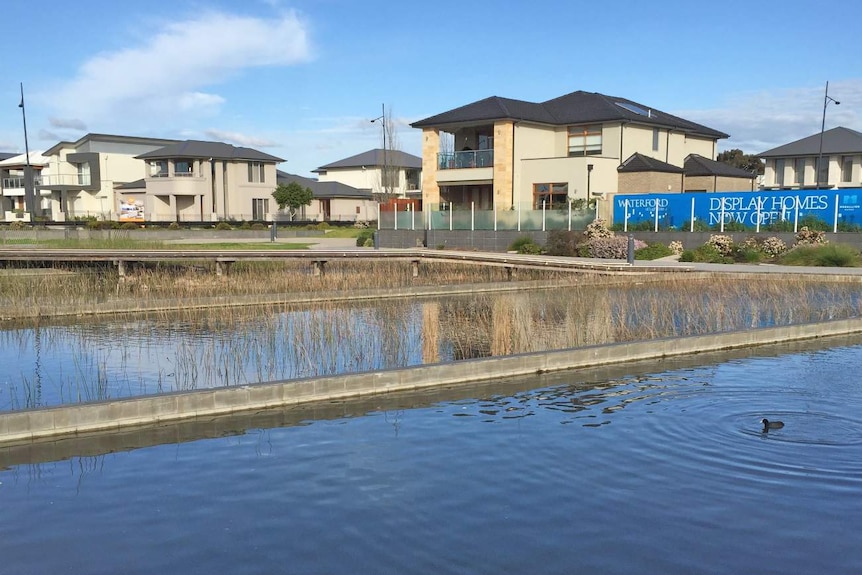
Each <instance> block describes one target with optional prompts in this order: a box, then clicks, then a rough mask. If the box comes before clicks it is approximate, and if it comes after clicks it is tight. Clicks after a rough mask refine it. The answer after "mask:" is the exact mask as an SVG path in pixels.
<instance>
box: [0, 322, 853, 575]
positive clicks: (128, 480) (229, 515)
mask: <svg viewBox="0 0 862 575" xmlns="http://www.w3.org/2000/svg"><path fill="white" fill-rule="evenodd" d="M819 345H825V344H819ZM832 345H835V344H832ZM777 349H779V351H777V352H776V351H772V352H767V351H765V350H760V351H757V352H755V353H756V354H757V355H752V356H744V355H742V354H739V355H735V356H722V358H721V359H720V360H713V359H711V358H709V357H703V358H698V359H696V360H694V359H688V360H673V361H668V362H665V363H661V364H649V366H648V367H647V368H644V367H642V366H641V367H636V366H630V367H627V368H613V369H615V370H617V371H615V372H612V371H607V372H605V373H604V374H602V375H596V374H595V373H587V372H571V373H566V374H555V375H547V376H541V377H536V378H533V379H531V380H529V381H522V382H518V383H517V385H514V384H510V383H505V382H500V383H497V384H493V385H488V386H484V387H470V388H463V389H458V388H453V389H451V390H438V391H436V392H434V393H435V395H433V396H432V395H414V396H403V397H401V398H400V399H394V398H381V399H371V400H366V401H371V402H372V403H371V404H367V405H365V406H364V407H356V406H354V407H353V408H351V407H350V404H339V405H330V406H328V407H321V408H319V409H320V411H317V412H315V411H307V412H282V413H277V414H275V415H271V416H272V417H275V418H276V420H277V421H282V424H278V425H275V426H270V425H268V424H263V423H260V422H261V421H263V420H260V419H254V417H255V416H252V417H250V418H249V419H248V420H247V421H245V422H243V421H241V420H233V421H230V422H229V423H224V424H220V423H218V422H202V423H200V424H199V429H197V431H195V432H189V431H188V430H185V431H183V430H177V429H168V430H166V431H165V430H163V431H162V432H160V433H155V432H154V435H153V438H152V440H151V441H150V440H148V439H147V437H143V436H139V435H134V436H129V437H128V438H125V439H122V438H121V439H120V440H118V441H119V443H117V444H112V443H111V442H110V440H101V441H100V442H87V441H82V440H75V442H73V443H71V444H66V445H61V444H58V445H54V446H43V447H42V448H39V449H28V450H9V449H6V450H0V469H2V470H0V508H2V510H3V512H2V520H0V573H3V574H6V573H10V574H11V573H14V574H27V573H34V574H35V573H87V574H102V573H104V574H109V573H110V574H114V573H142V574H143V573H207V574H209V573H232V574H235V573H249V574H252V573H255V574H257V573H260V574H264V573H295V574H309V575H311V574H322V573H351V574H353V573H373V574H389V573H391V574H396V573H398V574H400V573H411V574H424V573H428V574H432V573H433V574H440V573H463V574H472V573H495V574H496V573H531V574H535V573H549V574H550V573H554V574H556V573H560V574H562V573H566V574H568V573H627V574H628V573H686V574H688V573H743V572H760V573H858V572H862V546H860V545H859V536H858V532H857V531H856V526H857V525H858V524H859V520H860V518H862V411H860V408H862V378H860V376H859V365H860V364H862V342H860V341H859V340H858V338H857V339H856V340H853V339H848V340H842V341H841V343H840V345H837V346H835V347H824V348H808V347H805V348H803V347H794V348H789V347H783V348H777ZM694 361H697V362H699V363H698V364H695V363H693V362H694ZM373 402H378V404H377V405H374V404H373ZM383 402H386V403H383ZM327 410H328V411H327ZM260 417H265V416H263V415H262V416H260ZM762 417H768V418H769V419H780V420H782V421H784V423H785V427H784V428H783V429H780V430H773V431H770V432H768V433H762V432H761V426H760V424H759V421H760V419H761V418H762ZM279 418H281V419H279ZM171 437H176V438H177V440H180V442H176V441H171V439H170V438H171ZM123 441H127V443H126V444H125V445H123ZM162 441H164V442H165V443H162V444H159V443H160V442H162ZM132 447H137V448H132ZM52 449H54V450H56V451H52ZM3 466H5V469H4V468H3Z"/></svg>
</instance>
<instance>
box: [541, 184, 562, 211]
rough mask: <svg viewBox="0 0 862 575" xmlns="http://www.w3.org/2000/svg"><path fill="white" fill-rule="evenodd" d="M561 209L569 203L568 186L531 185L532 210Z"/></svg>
mask: <svg viewBox="0 0 862 575" xmlns="http://www.w3.org/2000/svg"><path fill="white" fill-rule="evenodd" d="M542 203H544V205H545V209H546V210H551V209H556V210H559V209H562V208H564V207H566V206H567V205H568V203H569V184H533V209H534V210H541V209H542Z"/></svg>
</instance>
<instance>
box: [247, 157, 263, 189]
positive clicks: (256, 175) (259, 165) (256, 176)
mask: <svg viewBox="0 0 862 575" xmlns="http://www.w3.org/2000/svg"><path fill="white" fill-rule="evenodd" d="M263 167H264V166H263V162H249V163H248V181H249V182H256V183H261V184H262V183H263V182H265V181H266V180H265V178H264V175H263V174H264V171H263Z"/></svg>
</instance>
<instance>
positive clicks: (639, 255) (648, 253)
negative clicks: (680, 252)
mask: <svg viewBox="0 0 862 575" xmlns="http://www.w3.org/2000/svg"><path fill="white" fill-rule="evenodd" d="M672 255H674V252H673V250H671V249H670V248H669V247H667V246H666V245H664V244H662V243H659V242H655V243H652V244H647V247H645V248H641V249H639V250H635V259H636V260H657V259H659V258H666V257H667V256H672Z"/></svg>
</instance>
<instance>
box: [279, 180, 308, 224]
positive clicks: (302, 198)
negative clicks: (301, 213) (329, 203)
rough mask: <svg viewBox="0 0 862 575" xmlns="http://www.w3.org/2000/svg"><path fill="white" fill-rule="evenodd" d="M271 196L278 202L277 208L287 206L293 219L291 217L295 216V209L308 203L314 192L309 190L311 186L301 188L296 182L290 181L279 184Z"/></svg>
mask: <svg viewBox="0 0 862 575" xmlns="http://www.w3.org/2000/svg"><path fill="white" fill-rule="evenodd" d="M272 197H273V198H274V199H275V203H276V204H278V209H280V210H283V209H284V208H288V215H289V216H290V219H291V221H293V218H295V217H296V211H297V210H298V209H299V208H301V207H302V206H307V205H310V204H311V200H312V199H314V194H313V193H312V192H311V188H303V187H302V186H301V185H299V184H298V183H297V182H290V183H289V184H279V185H278V187H277V188H275V191H274V192H272Z"/></svg>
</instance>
